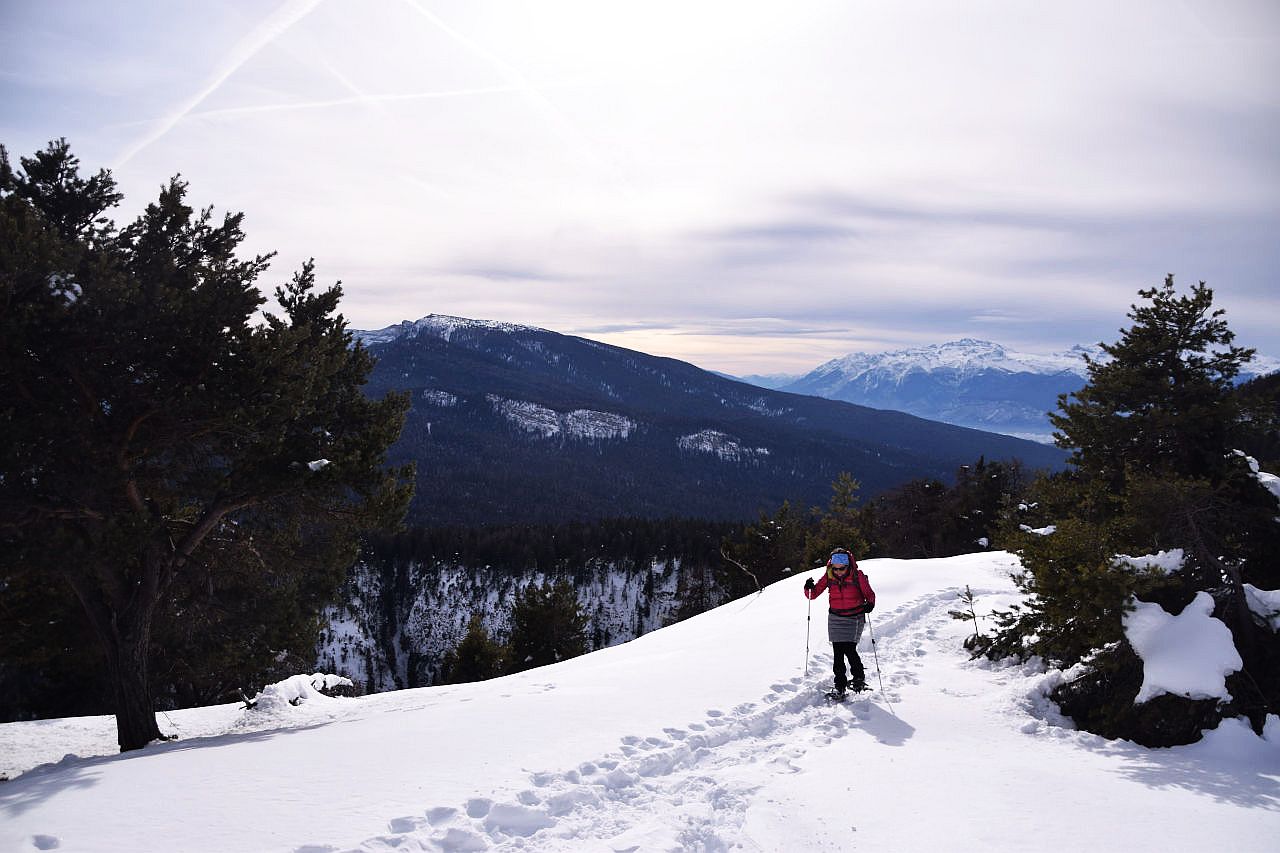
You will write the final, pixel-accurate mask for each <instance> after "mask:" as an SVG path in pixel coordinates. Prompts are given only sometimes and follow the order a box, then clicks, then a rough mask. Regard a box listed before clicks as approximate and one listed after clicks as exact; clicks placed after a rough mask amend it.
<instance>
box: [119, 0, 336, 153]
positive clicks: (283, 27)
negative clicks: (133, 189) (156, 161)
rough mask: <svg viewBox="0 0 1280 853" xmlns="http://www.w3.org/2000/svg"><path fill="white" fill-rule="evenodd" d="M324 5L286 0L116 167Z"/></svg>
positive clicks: (318, 0) (128, 150) (130, 148)
mask: <svg viewBox="0 0 1280 853" xmlns="http://www.w3.org/2000/svg"><path fill="white" fill-rule="evenodd" d="M322 2H324V0H285V2H284V3H281V4H280V5H279V6H278V7H276V10H275V11H274V12H272V13H271V14H270V15H268V16H267V17H266V18H265V19H264V20H263V21H262V23H260V24H258V25H257V26H256V27H254V28H253V30H252V31H250V32H249V33H248V34H247V35H246V36H244V37H243V38H241V39H240V40H239V41H238V42H236V43H235V45H234V46H233V47H232V48H231V52H230V53H228V54H227V56H226V58H225V59H224V60H223V61H222V64H221V65H220V66H219V67H218V70H217V71H216V72H214V74H213V76H212V77H211V78H210V79H209V81H208V82H206V83H205V84H204V86H203V87H202V88H201V89H200V91H199V92H196V93H195V94H194V95H192V96H191V97H190V98H188V99H187V100H186V101H184V102H183V103H181V104H180V105H179V106H178V108H177V109H175V110H174V111H173V112H172V113H170V114H169V115H168V116H166V117H164V118H162V119H160V120H159V121H158V122H157V123H156V126H155V127H153V128H152V129H151V130H150V131H149V132H148V133H146V134H144V135H143V136H141V137H140V138H138V139H136V140H134V141H133V142H132V143H130V144H129V146H128V147H127V148H125V150H124V151H122V152H121V154H120V156H119V157H118V158H117V160H116V163H115V168H117V169H118V168H120V167H122V166H124V165H125V164H126V163H128V162H129V161H130V160H132V159H133V158H134V157H135V156H137V154H138V152H140V151H142V150H143V149H144V148H146V147H147V146H149V145H151V144H152V143H154V142H155V141H156V140H158V139H160V138H161V137H163V136H164V135H165V134H166V133H168V132H169V131H171V130H173V128H174V127H175V126H176V125H177V124H178V122H180V121H182V120H183V119H184V118H186V117H187V115H189V114H190V113H191V111H192V110H194V109H195V108H196V107H198V106H199V105H200V104H201V103H203V102H204V100H205V99H206V98H208V97H209V96H210V95H212V94H213V93H214V92H216V91H217V90H218V87H219V86H221V85H222V84H223V83H225V82H226V80H227V78H228V77H230V76H231V75H232V74H234V73H236V71H238V70H239V69H240V67H241V66H243V65H244V64H245V63H246V62H248V61H249V60H250V59H252V58H253V57H254V56H256V55H257V54H258V52H259V51H261V50H262V49H263V48H264V47H266V46H267V45H269V44H271V42H273V41H275V40H276V39H277V38H279V37H280V36H281V35H283V34H284V33H285V32H287V31H288V30H289V28H290V27H292V26H293V25H294V24H296V23H298V21H301V20H302V19H303V18H305V17H306V16H307V15H309V14H311V13H312V12H313V11H315V8H316V7H317V6H319V5H320V4H321V3H322Z"/></svg>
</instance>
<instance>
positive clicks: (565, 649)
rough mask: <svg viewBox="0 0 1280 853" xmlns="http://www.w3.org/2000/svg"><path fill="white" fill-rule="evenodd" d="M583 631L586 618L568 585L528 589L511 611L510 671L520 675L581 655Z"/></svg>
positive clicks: (585, 645) (584, 639)
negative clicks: (522, 672)
mask: <svg viewBox="0 0 1280 853" xmlns="http://www.w3.org/2000/svg"><path fill="white" fill-rule="evenodd" d="M586 629H587V619H586V616H584V615H583V613H582V608H581V606H580V605H579V603H578V595H577V593H576V591H575V590H574V588H573V587H572V586H571V585H570V584H568V583H566V582H564V581H561V582H559V583H556V584H551V583H549V582H546V583H543V584H541V585H539V586H534V585H530V586H529V587H528V588H527V589H525V591H524V592H523V593H522V594H521V595H520V596H519V597H517V599H516V602H515V604H514V605H513V607H512V609H511V641H510V646H511V658H510V667H511V668H512V670H513V671H516V672H519V671H522V670H526V669H532V668H533V667H536V666H546V665H547V664H550V663H556V662H557V661H562V660H568V659H569V658H572V657H577V656H578V655H581V654H584V653H585V652H586V651H587V631H586Z"/></svg>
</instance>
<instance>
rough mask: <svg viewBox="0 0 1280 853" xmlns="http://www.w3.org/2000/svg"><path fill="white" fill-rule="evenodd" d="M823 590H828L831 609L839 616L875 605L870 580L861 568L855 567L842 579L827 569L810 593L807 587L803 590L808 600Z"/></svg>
mask: <svg viewBox="0 0 1280 853" xmlns="http://www.w3.org/2000/svg"><path fill="white" fill-rule="evenodd" d="M823 590H829V591H830V593H831V595H830V605H831V610H832V612H833V613H835V614H837V615H839V616H854V615H856V614H858V613H865V612H866V611H867V608H868V607H875V605H876V594H875V592H874V591H873V590H872V589H871V582H870V581H869V580H867V576H866V575H864V574H863V573H862V569H857V568H855V569H854V570H853V572H852V573H851V576H850V577H848V578H846V579H845V580H843V581H842V580H841V579H840V578H838V577H836V576H835V573H834V572H832V571H830V570H828V571H827V573H826V574H824V575H823V576H822V578H821V579H820V580H819V581H818V582H817V584H815V585H814V587H813V592H812V593H811V592H809V590H807V589H806V590H805V591H804V595H805V598H808V599H810V600H812V599H814V598H817V597H818V596H820V595H822V591H823Z"/></svg>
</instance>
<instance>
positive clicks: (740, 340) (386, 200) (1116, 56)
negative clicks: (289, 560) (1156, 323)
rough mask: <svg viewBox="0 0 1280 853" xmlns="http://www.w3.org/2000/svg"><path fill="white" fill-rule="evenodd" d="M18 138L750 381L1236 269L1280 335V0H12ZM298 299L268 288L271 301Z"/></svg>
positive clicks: (2, 79) (280, 272)
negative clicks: (185, 189)
mask: <svg viewBox="0 0 1280 853" xmlns="http://www.w3.org/2000/svg"><path fill="white" fill-rule="evenodd" d="M0 9H2V10H3V13H2V14H3V19H2V20H0V104H2V105H3V106H2V108H0V142H3V143H4V144H5V145H6V147H7V148H8V149H9V151H10V154H11V157H13V158H14V159H16V157H17V155H20V154H23V155H29V154H30V153H32V152H33V151H34V150H36V149H37V148H41V147H43V146H44V145H45V143H47V142H48V140H49V139H51V138H54V137H59V136H65V137H67V139H68V140H69V141H70V142H71V144H72V149H73V151H74V152H76V153H77V154H78V155H79V156H80V158H81V160H82V162H83V164H84V166H85V167H87V168H88V169H91V170H96V169H97V168H99V167H107V168H110V169H111V170H112V171H113V173H114V175H115V177H116V179H117V181H118V182H119V184H120V187H121V189H122V191H123V192H125V194H126V202H125V206H124V210H123V211H121V213H120V215H118V217H117V221H124V220H125V219H127V218H130V217H132V216H133V215H136V213H137V212H138V210H140V208H141V206H142V205H143V204H145V203H146V202H147V201H149V200H152V199H154V197H155V195H156V192H157V191H158V189H159V187H160V185H161V184H162V183H163V182H164V181H165V180H166V179H167V178H168V177H169V176H172V175H173V174H175V173H178V172H181V173H182V175H183V177H184V179H186V180H188V181H189V182H190V185H191V198H192V199H193V200H194V201H195V202H196V203H198V204H200V205H204V204H212V205H215V206H216V208H217V209H218V210H233V211H234V210H242V211H244V212H245V213H246V221H245V230H246V231H247V233H248V234H249V243H248V248H249V249H251V250H255V251H265V250H278V251H279V253H280V254H279V258H278V260H277V261H276V264H275V266H274V267H273V269H272V277H271V279H270V280H269V281H266V282H264V283H265V284H267V285H271V286H274V284H275V283H277V282H278V281H282V280H284V279H287V278H288V276H289V274H290V272H291V271H292V270H293V269H295V268H296V267H297V266H298V265H299V264H300V263H301V261H303V260H304V259H306V258H307V257H310V256H315V258H316V260H317V268H318V272H319V275H320V276H321V279H322V280H325V281H332V280H335V279H341V280H342V281H343V284H344V288H345V292H346V297H345V300H344V305H343V311H344V313H345V314H346V315H347V317H348V318H349V320H350V321H351V323H352V325H353V326H355V327H357V328H378V327H381V326H385V325H389V324H391V323H394V322H398V321H400V320H403V319H416V318H418V317H421V316H423V315H425V314H428V313H445V314H456V315H460V316H464V317H475V318H483V319H494V320H504V321H511V322H518V323H525V324H529V325H535V326H541V327H545V328H550V329H554V330H556V331H560V332H566V333H571V334H580V335H583V336H585V337H590V338H595V339H598V340H605V341H608V342H610V343H616V344H620V345H622V346H628V347H632V348H635V349H640V350H644V351H646V352H651V353H654V354H657V355H668V356H673V357H676V358H682V359H685V360H689V361H693V362H694V363H696V364H699V365H700V366H703V367H707V368H712V369H717V370H724V371H728V372H733V373H739V374H744V373H774V372H801V371H805V370H808V369H809V368H812V367H814V366H816V365H817V364H819V363H821V362H823V361H826V360H828V359H830V358H833V357H836V356H839V355H843V354H844V353H847V352H850V351H855V350H871V351H876V350H886V349H896V348H900V347H904V346H912V345H917V344H922V343H934V342H941V341H945V340H951V339H955V338H958V337H964V336H968V337H978V338H983V339H988V340H994V341H997V342H1000V343H1004V344H1006V345H1008V346H1012V347H1016V348H1019V349H1024V350H1029V351H1033V352H1050V351H1055V350H1061V349H1066V348H1068V347H1070V346H1071V345H1073V344H1076V343H1095V342H1097V341H1099V340H1106V341H1111V340H1115V338H1116V336H1117V335H1116V332H1117V330H1118V329H1119V328H1120V327H1121V326H1122V325H1125V324H1126V320H1125V317H1124V314H1125V312H1126V310H1127V309H1128V306H1129V305H1130V304H1131V303H1132V302H1133V301H1134V300H1135V299H1136V294H1137V291H1138V289H1139V288H1142V287H1147V286H1151V285H1155V284H1158V283H1160V282H1161V281H1163V278H1164V276H1165V274H1166V273H1174V274H1175V275H1176V276H1177V279H1176V280H1177V281H1178V282H1180V283H1181V284H1183V285H1187V286H1189V285H1190V284H1192V283H1193V282H1195V281H1197V280H1205V281H1207V282H1208V283H1209V284H1210V286H1212V287H1213V288H1214V290H1215V292H1216V294H1217V297H1218V302H1219V304H1220V306H1221V307H1224V308H1226V309H1227V319H1228V321H1229V322H1230V324H1231V326H1232V328H1233V329H1234V330H1235V331H1236V333H1237V335H1238V341H1237V342H1238V343H1241V344H1244V345H1248V346H1255V347H1258V348H1259V350H1260V351H1261V352H1262V353H1264V354H1266V355H1271V356H1280V300H1278V296H1277V295H1278V293H1280V288H1277V269H1278V268H1280V264H1278V262H1280V141H1278V140H1280V2H1276V0H1259V1H1258V2H1240V1H1239V0H1203V2H1188V3H1180V2H1171V0H1160V2H1137V0H1126V2H1123V3H1116V2H1113V0H1108V2H1097V3H1095V2H1072V3H1061V2H1054V3H1050V2H1041V3H1033V2H1029V0H1012V2H983V0H963V2H911V0H900V1H899V0H895V2H888V0H885V2H877V3H867V2H852V0H832V2H801V0H789V2H785V3H783V2H771V3H751V2H742V0H735V2H714V3H713V2H698V0H681V2H670V3H668V2H659V0H644V2H634V3H633V2H600V0H582V1H581V2H551V0H539V2H528V0H521V2H515V1H514V0H513V2H479V0H448V2H439V1H438V0H361V2H354V0H285V2H278V3H271V2H251V1H250V0H191V1H190V2H188V0H150V1H149V2H138V1H136V0H135V1H134V2H130V1H129V0H112V2H98V0H86V2H72V0H42V2H34V0H32V2H27V1H26V0H0ZM268 289H269V288H268Z"/></svg>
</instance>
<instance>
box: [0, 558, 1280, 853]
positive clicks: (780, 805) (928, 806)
mask: <svg viewBox="0 0 1280 853" xmlns="http://www.w3.org/2000/svg"><path fill="white" fill-rule="evenodd" d="M1014 565H1015V564H1014V563H1013V561H1012V558H1011V557H1009V556H1008V555H1006V554H999V553H993V554H978V555H969V556H966V557H956V558H951V559H946V560H927V561H895V560H877V561H867V562H866V563H864V564H863V568H864V569H865V570H866V571H867V573H868V575H869V576H870V577H871V580H872V583H873V584H874V585H875V587H876V590H877V594H878V599H879V601H880V608H879V609H878V610H877V611H876V612H875V614H873V617H872V627H873V630H874V632H875V636H876V639H877V644H876V651H877V652H878V655H879V659H880V664H881V667H880V668H881V676H882V677H883V681H884V691H883V692H880V691H878V690H877V692H876V693H873V694H871V695H870V696H869V697H866V698H859V699H857V700H852V701H849V702H846V703H844V704H837V705H829V704H827V703H826V702H825V701H824V700H823V699H822V697H821V691H822V689H824V688H825V687H827V686H828V685H829V683H830V678H831V674H830V663H831V657H830V647H829V645H828V644H827V642H826V637H825V613H824V612H823V607H822V603H821V602H819V603H817V604H815V606H814V607H813V614H814V618H813V621H812V623H809V624H810V626H811V631H812V633H811V636H810V645H811V648H812V650H813V654H812V656H811V660H810V661H809V664H810V666H809V672H808V674H807V675H806V674H805V673H804V664H805V661H804V641H805V636H804V634H805V629H806V621H805V616H806V612H807V610H806V608H807V604H806V602H805V600H804V599H803V597H802V596H801V594H800V586H801V584H803V582H804V575H803V574H802V575H800V576H797V577H793V578H790V579H788V580H785V581H782V582H780V583H778V584H775V585H773V586H771V587H770V588H768V589H766V590H765V591H764V593H763V594H761V595H758V596H750V597H748V598H745V599H741V600H739V601H735V602H731V603H730V604H727V605H725V606H724V607H721V608H718V609H717V610H715V611H712V612H710V613H707V614H703V615H702V616H699V617H696V618H694V619H691V620H688V621H686V622H682V623H680V624H678V625H675V626H672V627H670V628H666V629H663V630H660V631H657V632H654V633H651V634H649V635H646V636H645V637H642V638H640V639H638V640H635V641H633V642H631V643H627V644H624V645H621V646H617V647H614V648H610V649H605V650H602V651H600V652H596V653H594V654H591V655H586V656H584V657H581V658H576V659H574V660H571V661H566V662H564V663H562V664H559V665H556V666H553V667H546V668H543V669H539V670H533V671H530V672H527V673H522V674H520V675H517V676H511V677H508V678H504V679H498V680H495V681H490V682H484V683H481V684H472V685H460V686H453V687H441V688H427V689H423V690H413V691H401V692H398V693H388V694H381V695H377V696H368V697H363V698H361V699H355V700H340V699H315V700H308V701H307V702H304V703H303V704H302V705H300V706H297V707H294V706H290V705H288V704H287V703H285V704H283V705H282V706H279V707H276V708H274V709H273V710H271V711H270V713H269V714H268V715H266V716H263V715H258V716H255V715H254V714H253V713H252V712H242V711H239V710H238V706H221V707H218V708H208V709H193V710H191V711H183V712H177V713H174V714H170V715H166V716H167V717H168V718H169V719H168V721H166V716H162V717H161V723H162V726H167V725H169V724H172V725H175V726H177V727H178V728H179V730H180V731H181V732H182V734H183V740H180V741H178V742H175V743H171V744H163V745H157V746H155V747H153V748H150V749H148V750H144V751H142V752H141V753H133V754H129V755H124V756H116V755H106V753H109V752H110V750H111V748H112V742H113V740H114V732H113V730H112V729H111V728H110V727H109V725H108V726H107V727H105V729H104V727H103V720H102V718H87V719H85V720H58V721H48V722H47V723H43V724H27V723H23V724H11V725H8V726H0V755H4V756H6V763H7V764H13V765H16V766H19V767H29V766H31V764H32V763H36V759H37V757H38V754H37V753H35V752H31V753H29V754H26V753H24V750H29V749H31V748H32V746H31V745H32V744H34V743H35V742H36V737H38V742H39V743H40V745H41V747H42V748H44V749H46V754H48V752H47V751H48V749H49V747H48V744H49V743H50V742H54V743H61V744H71V743H74V744H75V747H74V750H73V749H72V748H71V747H57V746H55V747H53V752H54V753H56V754H55V755H54V757H57V756H60V755H61V754H62V752H66V751H76V752H77V753H78V754H79V755H80V756H81V757H79V758H69V759H66V760H65V761H62V762H61V763H59V764H57V765H54V766H48V767H42V768H39V769H37V770H35V771H33V772H31V773H28V774H25V775H23V776H21V777H19V778H17V779H15V780H14V781H12V782H9V783H6V784H4V785H0V850H5V851H8V850H34V849H42V845H44V847H45V849H52V847H51V845H53V844H57V845H58V846H57V849H59V850H85V851H102V852H103V853H111V851H125V850H129V851H137V850H144V851H146V850H156V851H160V850H184V851H223V850H236V851H238V852H239V851H253V850H272V851H295V853H303V851H307V853H321V851H325V853H335V851H341V850H361V851H379V850H405V851H409V850H417V851H421V850H430V851H437V850H529V851H550V850H616V851H651V850H729V849H740V850H747V851H774V850H778V851H782V850H855V849H870V850H897V851H903V850H950V849H983V850H1041V849H1048V848H1052V849H1057V850H1100V849H1122V848H1123V849H1130V850H1161V851H1169V850H1198V849H1204V848H1205V847H1208V846H1212V847H1213V848H1214V849H1231V850H1236V851H1251V850H1258V851H1261V850H1271V849H1274V839H1275V838H1276V837H1277V832H1280V721H1277V720H1276V719H1275V718H1272V720H1271V724H1270V727H1269V729H1268V732H1267V737H1266V738H1265V739H1263V738H1258V737H1256V736H1255V735H1254V734H1253V733H1252V732H1251V731H1249V730H1248V729H1247V727H1245V726H1243V725H1240V724H1238V723H1235V722H1234V721H1228V722H1227V723H1225V724H1224V725H1223V726H1222V727H1220V729H1219V730H1218V731H1217V732H1212V733H1209V735H1208V736H1207V737H1206V738H1205V740H1204V741H1202V742H1201V743H1199V744H1195V745H1192V746H1190V747H1182V748H1177V749H1171V750H1148V749H1144V748H1141V747H1137V746H1134V745H1132V744H1129V743H1125V742H1108V741H1104V740H1102V739H1100V738H1097V737H1094V736H1092V735H1088V734H1084V733H1080V732H1076V731H1073V730H1072V729H1071V728H1070V726H1069V724H1066V723H1065V721H1063V720H1062V719H1061V718H1060V717H1059V716H1058V715H1057V714H1056V711H1055V710H1054V708H1053V706H1052V704H1051V703H1049V702H1048V701H1047V700H1046V699H1045V698H1044V694H1045V692H1046V691H1047V690H1048V689H1050V688H1051V687H1052V686H1053V684H1055V683H1057V680H1058V679H1060V678H1061V674H1060V673H1052V672H1051V673H1047V674H1045V673H1041V672H1038V671H1036V669H1035V668H1033V667H1025V668H1024V667H1019V668H1008V667H996V666H992V665H988V664H984V663H979V662H970V661H968V659H967V655H966V654H965V653H964V652H963V649H962V648H961V647H960V643H961V641H962V640H963V637H964V635H965V634H966V632H968V631H969V630H971V628H970V625H969V624H967V623H960V622H957V621H955V620H953V619H951V618H950V617H949V616H948V615H947V611H948V610H950V609H953V608H954V607H955V606H956V593H957V592H958V590H960V589H963V587H964V586H965V584H970V585H971V586H972V587H973V589H974V591H975V594H976V595H977V597H978V609H979V612H980V613H981V614H985V613H987V612H989V610H990V609H991V608H992V607H1003V606H1007V605H1008V604H1009V603H1011V602H1012V601H1013V600H1015V595H1014V590H1013V588H1012V585H1011V583H1010V582H1009V580H1008V577H1007V575H1008V571H1009V570H1010V569H1011V568H1013V567H1014ZM988 627H989V626H988ZM861 652H862V656H863V658H864V660H865V661H866V663H867V668H868V675H869V680H870V682H871V684H872V685H873V686H876V687H877V688H878V687H879V681H878V679H877V677H876V674H875V661H874V658H873V656H872V651H871V644H870V637H869V636H868V635H864V639H863V643H862V646H861ZM108 722H109V721H108ZM33 733H37V734H36V735H34V736H33ZM59 748H61V749H62V752H57V750H58V749H59ZM95 754H98V755H101V756H102V757H96V758H95V757H90V756H93V755H95Z"/></svg>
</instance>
